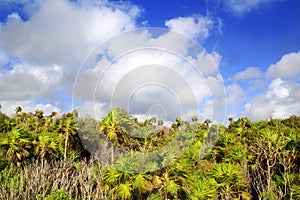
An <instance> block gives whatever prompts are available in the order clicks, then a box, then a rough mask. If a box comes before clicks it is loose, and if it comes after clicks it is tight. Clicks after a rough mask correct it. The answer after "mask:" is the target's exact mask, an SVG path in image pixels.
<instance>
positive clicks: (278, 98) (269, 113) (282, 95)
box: [245, 78, 300, 121]
mask: <svg viewBox="0 0 300 200" xmlns="http://www.w3.org/2000/svg"><path fill="white" fill-rule="evenodd" d="M299 101H300V85H298V84H295V83H293V82H287V81H283V80H282V79H280V78H277V79H274V80H273V81H272V82H271V83H270V84H269V86H268V91H267V92H266V94H260V95H258V96H256V97H255V98H254V99H253V100H252V101H251V102H248V103H247V104H245V115H246V116H247V117H249V119H250V120H253V121H258V120H263V119H267V118H269V117H272V118H286V117H289V116H290V115H293V114H296V115H299V114H300V104H299Z"/></svg>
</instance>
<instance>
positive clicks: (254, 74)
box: [232, 67, 263, 81]
mask: <svg viewBox="0 0 300 200" xmlns="http://www.w3.org/2000/svg"><path fill="white" fill-rule="evenodd" d="M262 77H263V73H262V72H261V71H260V69H259V68H257V67H248V68H247V69H245V70H243V71H241V72H238V73H236V74H235V75H234V76H233V78H232V80H233V81H244V80H249V79H257V78H262Z"/></svg>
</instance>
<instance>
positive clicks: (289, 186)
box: [0, 107, 300, 199]
mask: <svg viewBox="0 0 300 200" xmlns="http://www.w3.org/2000/svg"><path fill="white" fill-rule="evenodd" d="M15 111H16V114H15V116H13V117H11V118H10V117H8V116H6V115H4V114H2V113H1V112H0V199H2V198H3V199H7V198H8V199H9V198H10V199H22V198H25V199H26V198H27V199H28V198H32V197H29V195H30V194H32V195H34V197H35V198H36V199H94V198H96V197H97V198H98V199H259V198H261V199H299V198H300V186H299V185H300V175H299V167H300V165H299V163H300V154H299V150H300V117H298V116H291V117H290V118H288V119H282V120H281V119H269V120H265V121H260V122H256V123H252V122H250V121H249V120H248V119H247V118H240V119H238V120H236V121H234V120H233V119H232V118H230V124H229V125H228V127H225V126H223V125H215V124H211V121H210V120H209V119H207V120H205V121H204V122H203V123H199V122H198V119H197V117H196V116H195V117H193V118H192V121H193V122H192V123H189V122H187V121H184V120H183V119H181V118H176V121H175V122H174V123H173V124H172V126H171V127H167V126H163V124H164V123H163V121H162V120H157V119H156V118H154V117H152V118H150V119H146V120H145V121H144V122H138V120H137V119H136V118H133V117H132V116H130V115H129V114H128V113H126V112H125V111H124V110H123V109H121V108H114V109H112V110H111V111H110V112H109V113H108V115H107V117H105V118H104V119H103V120H102V121H98V120H96V119H92V118H89V117H85V118H79V117H78V112H77V111H76V110H75V111H72V112H71V113H66V114H64V115H62V116H59V115H58V114H57V113H55V112H53V113H51V115H49V116H45V115H44V113H43V111H41V110H36V111H35V112H34V113H24V112H22V108H21V107H17V108H16V110H15ZM99 138H106V140H109V141H111V142H112V143H113V144H114V145H117V146H118V147H119V148H121V149H124V150H125V151H126V152H128V154H126V155H124V156H121V157H114V155H113V153H114V152H115V149H114V148H115V147H114V146H113V145H107V147H108V148H111V149H110V150H109V152H111V155H110V156H109V159H110V162H111V163H114V165H112V166H110V167H108V166H106V167H104V166H103V165H102V164H100V163H99V162H98V161H93V162H91V164H90V165H89V166H86V164H84V162H85V160H86V159H87V160H88V161H89V159H91V157H90V155H89V154H88V153H86V154H84V152H87V151H86V147H85V146H84V145H83V143H84V144H86V145H92V146H93V147H95V148H100V147H101V144H99ZM214 139H217V142H216V143H212V141H214ZM212 147H213V149H212V151H211V152H209V153H208V154H205V153H203V152H205V151H206V150H207V149H210V148H212ZM148 155H151V156H148ZM36 160H37V161H38V162H40V163H41V165H40V166H38V167H33V168H30V170H32V169H35V170H36V173H35V172H34V170H32V171H33V172H32V173H31V174H30V171H29V170H28V164H34V163H35V161H36ZM62 161H63V164H62V165H61V166H59V167H58V168H55V166H54V165H52V166H51V167H49V166H47V164H46V163H52V162H53V163H56V162H62ZM83 161H84V162H83ZM68 162H70V163H71V164H70V163H69V164H68ZM110 162H109V163H110ZM104 164H107V163H104ZM99 166H102V167H99ZM54 168H55V170H56V171H55V173H54V172H53V173H52V170H53V169H54ZM143 170H144V171H146V172H143V173H138V172H140V171H143ZM47 172H49V173H51V174H47ZM29 174H30V176H29ZM34 175H36V176H35V178H36V179H37V180H39V181H40V182H41V180H43V181H44V182H43V184H42V186H40V187H39V184H41V183H40V182H37V181H33V180H31V178H30V177H33V176H34ZM46 175H47V176H46ZM51 175H52V176H51ZM39 176H42V177H43V178H40V177H39ZM45 177H51V178H49V179H48V178H45ZM64 179H66V180H64ZM33 187H36V188H37V191H34V190H33V189H30V188H33ZM26 188H27V190H26ZM63 188H64V189H63ZM78 188H80V189H78ZM23 190H24V191H26V192H22V191H23ZM69 190H72V191H73V192H69ZM99 191H100V192H99ZM37 193H39V194H37ZM100 193H101V194H100ZM26 195H27V196H26Z"/></svg>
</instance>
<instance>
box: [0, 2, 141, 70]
mask: <svg viewBox="0 0 300 200" xmlns="http://www.w3.org/2000/svg"><path fill="white" fill-rule="evenodd" d="M135 9H136V8H135ZM15 15H16V14H14V16H15ZM11 16H12V15H11ZM135 17H136V16H130V15H129V14H127V13H125V12H124V11H122V10H120V9H113V8H110V7H92V8H91V7H87V6H86V7H78V6H77V5H76V4H75V3H71V2H69V1H60V0H51V1H50V0H47V1H45V2H43V3H42V4H41V7H40V9H39V10H38V11H37V12H35V13H34V14H33V15H32V16H31V18H30V19H29V20H28V21H26V22H25V21H23V20H22V19H20V18H17V17H13V20H8V21H7V23H6V24H4V25H3V26H2V30H1V32H0V38H1V40H0V41H1V42H0V44H1V45H2V46H3V47H4V49H5V50H6V51H7V52H9V53H11V54H13V55H15V56H18V57H19V58H21V59H22V60H23V61H28V62H35V63H37V64H42V65H45V64H74V63H76V62H81V61H82V59H83V58H84V55H85V54H86V53H87V52H88V50H89V49H90V48H92V47H94V46H95V44H97V43H99V42H103V41H105V40H107V39H109V38H110V37H112V36H114V35H117V34H119V33H120V32H122V31H126V30H132V29H133V28H134V27H135ZM10 18H12V17H10Z"/></svg>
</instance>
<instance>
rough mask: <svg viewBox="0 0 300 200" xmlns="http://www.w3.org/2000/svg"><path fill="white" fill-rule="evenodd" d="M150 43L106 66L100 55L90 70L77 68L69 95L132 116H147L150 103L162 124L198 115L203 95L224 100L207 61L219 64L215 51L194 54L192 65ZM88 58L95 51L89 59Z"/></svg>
mask: <svg viewBox="0 0 300 200" xmlns="http://www.w3.org/2000/svg"><path fill="white" fill-rule="evenodd" d="M125 37H126V36H125ZM162 37H163V36H162ZM126 38H128V37H126ZM158 40H159V38H158ZM151 41H152V44H153V47H154V48H150V49H149V48H146V49H139V50H138V51H131V52H130V53H128V54H125V55H122V54H121V55H122V56H121V57H118V59H117V60H114V59H113V58H111V59H112V60H113V61H112V62H111V63H109V61H108V58H107V57H104V58H103V57H102V59H100V61H99V62H98V63H97V64H95V66H94V67H92V68H91V69H89V70H85V69H83V70H82V73H79V74H80V75H79V77H78V80H77V82H76V85H77V86H78V87H76V89H75V91H74V97H76V98H82V99H90V100H92V99H96V100H97V101H100V102H108V103H111V105H110V106H112V107H114V106H121V107H123V108H126V109H127V110H129V111H131V112H132V113H134V114H137V115H138V114H140V113H148V112H149V111H148V110H149V109H150V108H151V106H152V105H154V104H159V105H160V106H162V107H163V108H164V110H166V111H167V113H166V115H165V117H166V119H164V120H169V121H172V120H174V119H175V116H187V115H186V113H188V112H189V113H190V111H191V110H198V111H199V109H198V102H199V101H201V100H203V99H204V98H205V97H219V96H222V95H223V96H224V88H223V83H222V78H221V77H220V76H218V70H217V66H215V63H214V60H213V59H212V58H215V61H216V62H218V61H219V56H217V54H216V53H213V54H212V55H210V54H208V53H206V52H203V51H202V52H199V54H197V56H196V57H194V58H193V61H194V62H195V63H193V64H194V65H192V64H191V63H192V62H188V61H187V60H185V59H184V58H182V57H180V56H179V55H177V54H174V53H170V52H168V51H166V50H165V49H164V48H158V47H157V46H156V40H155V39H152V40H151ZM146 42H147V45H148V46H149V44H148V43H149V41H148V40H147V41H146ZM109 46H110V45H109ZM142 46H143V45H142ZM110 47H112V46H110ZM186 48H188V45H187V46H186ZM96 52H97V51H96ZM94 57H97V53H95V55H94V56H91V59H92V60H93V59H94ZM204 58H205V59H204ZM209 58H210V59H209ZM196 61H198V62H196ZM87 62H88V63H93V62H89V61H87ZM197 63H198V64H197ZM199 64H201V65H199ZM207 68H208V69H207ZM210 68H213V69H210ZM202 70H203V71H202ZM91 72H92V73H91ZM207 72H210V73H207ZM202 106H203V105H201V107H202ZM202 109H203V108H202ZM196 114H197V113H196ZM198 114H199V113H198ZM188 119H189V118H188Z"/></svg>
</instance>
